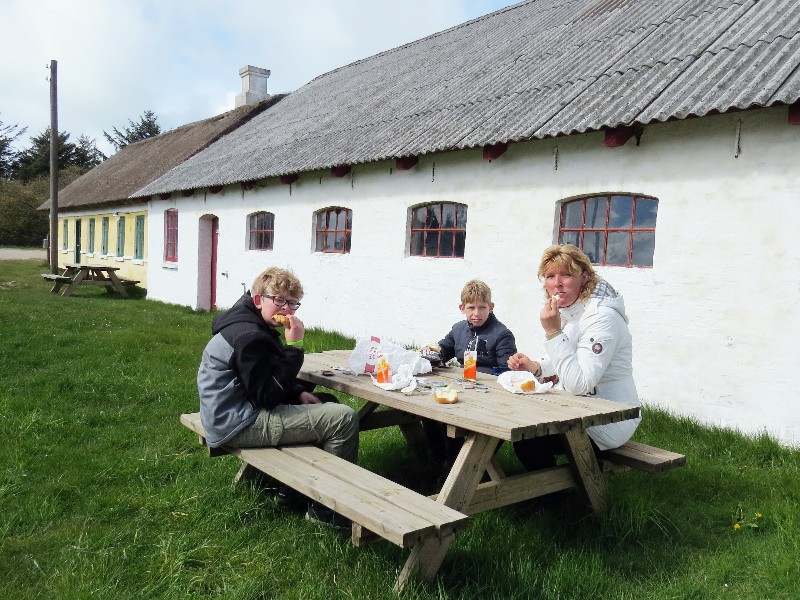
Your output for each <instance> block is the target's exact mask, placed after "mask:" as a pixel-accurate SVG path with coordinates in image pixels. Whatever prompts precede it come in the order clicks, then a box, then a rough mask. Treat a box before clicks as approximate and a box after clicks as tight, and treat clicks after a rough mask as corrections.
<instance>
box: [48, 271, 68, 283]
mask: <svg viewBox="0 0 800 600" xmlns="http://www.w3.org/2000/svg"><path fill="white" fill-rule="evenodd" d="M42 279H44V280H45V281H55V282H56V283H70V282H71V281H72V277H67V276H66V275H57V274H55V273H42Z"/></svg>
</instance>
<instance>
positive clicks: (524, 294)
mask: <svg viewBox="0 0 800 600" xmlns="http://www.w3.org/2000/svg"><path fill="white" fill-rule="evenodd" d="M739 121H741V139H740V153H739V156H738V157H736V156H735V141H736V131H737V124H738V122H739ZM556 148H557V151H558V168H557V169H556V168H555V160H554V151H555V149H556ZM798 156H800V127H796V126H791V125H788V124H787V112H786V109H785V108H776V109H768V110H758V111H748V112H742V113H738V114H733V115H723V116H714V117H706V118H699V119H692V120H687V121H681V122H675V123H668V124H659V125H651V126H648V127H647V128H646V129H645V132H644V135H643V136H642V138H641V143H640V145H639V146H636V145H635V141H634V140H631V141H629V142H628V143H627V144H626V145H625V146H623V147H621V148H614V149H610V148H605V147H604V146H603V135H602V134H601V133H591V134H584V135H574V136H570V137H566V138H559V139H554V140H543V141H536V142H527V143H520V144H512V145H511V146H510V148H509V150H508V152H507V153H506V154H505V155H503V156H502V157H501V158H499V159H498V160H496V161H492V162H488V161H485V160H483V159H482V157H481V151H480V150H479V149H477V150H469V151H461V152H452V153H445V154H437V155H434V156H426V157H422V158H421V159H420V162H419V164H418V165H417V167H415V168H414V169H413V170H411V171H405V172H398V171H396V170H394V169H393V166H394V163H393V161H386V162H381V163H376V164H370V165H361V166H356V167H354V169H353V174H352V177H351V176H348V177H345V178H343V179H334V178H331V177H330V176H329V174H328V173H327V172H325V173H314V174H308V173H306V174H303V175H301V178H300V181H298V182H297V183H295V184H293V185H292V186H291V188H290V186H285V185H281V184H280V183H278V182H277V181H275V180H269V181H267V182H266V183H265V184H263V185H261V186H259V187H256V188H255V189H253V190H251V191H247V192H243V191H242V190H241V189H239V187H238V186H232V187H229V188H226V189H225V190H223V192H221V193H220V194H217V195H212V194H208V193H207V192H200V193H198V194H197V195H196V196H195V197H193V198H186V199H185V198H178V199H172V200H168V201H160V200H154V201H153V207H152V212H151V215H150V226H151V227H150V232H149V233H150V235H149V240H150V246H149V256H150V264H149V269H150V270H149V277H148V281H149V285H148V296H149V297H150V298H153V299H158V300H163V301H166V302H172V303H178V304H185V305H190V306H195V305H196V304H195V303H196V300H197V297H198V294H197V291H196V283H197V256H198V248H197V232H198V227H199V220H200V218H201V216H203V215H208V214H214V215H216V216H218V217H219V221H220V236H219V239H220V244H219V263H218V272H228V274H229V276H228V278H225V277H219V276H218V288H217V301H218V306H220V307H227V306H230V305H231V304H232V303H233V302H235V301H236V299H237V298H238V297H239V296H240V294H241V293H242V290H243V289H244V287H247V288H249V286H250V284H251V283H252V280H253V279H254V277H255V276H256V275H257V274H258V272H260V270H262V269H263V268H265V267H267V266H270V265H278V266H284V267H291V268H292V269H294V270H295V272H296V273H297V274H298V275H299V276H300V278H301V280H302V281H303V284H304V286H305V289H306V296H305V298H304V299H303V307H302V308H301V310H300V313H299V316H300V317H301V318H302V319H303V320H304V322H305V323H306V325H307V326H320V327H325V328H327V329H333V330H337V331H341V332H344V333H346V334H349V335H353V336H357V335H360V334H366V333H369V334H374V335H380V336H384V337H387V338H390V339H394V340H396V341H399V342H401V343H409V344H411V343H414V344H422V343H427V342H432V341H437V340H439V339H440V338H441V337H443V336H444V335H445V333H446V332H447V331H448V330H449V328H450V326H451V325H452V323H454V322H455V321H457V320H459V319H460V318H461V314H460V313H459V312H458V303H459V294H460V291H461V287H462V286H463V284H464V283H465V282H466V281H467V280H468V279H470V278H472V277H479V278H481V279H484V280H485V281H486V282H487V283H488V284H489V285H490V286H491V287H492V290H493V293H494V301H495V304H496V307H495V312H496V314H497V316H498V317H499V318H500V320H502V321H503V322H505V323H506V325H508V326H509V327H510V328H511V329H512V331H513V332H514V333H515V335H516V337H517V342H518V346H519V348H520V350H522V351H525V352H530V353H534V352H537V351H538V350H539V349H540V347H541V341H542V337H543V336H542V331H541V327H540V325H539V322H538V314H539V310H540V308H541V303H542V292H541V284H540V283H539V282H538V280H537V278H536V274H535V272H536V268H537V266H538V261H539V258H540V256H541V252H542V250H543V249H544V248H545V247H546V246H548V245H550V244H551V243H553V241H554V239H555V231H556V222H555V217H556V214H557V205H558V203H559V202H560V201H563V200H565V199H570V198H572V197H575V196H579V195H585V194H595V193H609V192H625V193H637V194H645V195H648V196H653V197H656V198H658V199H659V209H658V221H657V228H656V248H655V258H654V267H653V268H652V269H638V268H637V269H629V268H621V267H603V268H600V269H599V271H600V273H601V274H602V275H603V276H604V277H605V278H606V279H608V281H609V282H611V283H612V285H614V286H615V287H616V288H617V289H619V290H621V291H622V292H623V294H624V296H625V300H626V303H627V306H628V311H629V315H630V317H631V329H632V332H633V335H634V343H635V348H634V350H635V364H634V368H635V377H636V382H637V386H638V388H639V391H640V394H641V396H642V399H643V400H644V402H646V403H650V404H653V405H658V406H661V407H666V408H668V409H671V410H672V411H673V412H675V413H677V414H684V415H691V416H694V417H697V418H699V419H701V420H702V421H704V422H706V423H709V424H717V425H722V426H725V427H732V428H737V429H740V430H742V431H744V432H746V433H750V434H757V433H759V432H762V431H767V432H769V433H770V434H772V435H774V436H775V437H777V438H778V439H779V440H781V441H782V442H783V443H786V444H789V445H800V408H798V402H797V400H798V392H797V377H796V375H795V372H796V369H797V366H798V362H800V361H799V360H798V359H800V349H799V347H798V341H800V310H798V309H799V308H800V306H799V305H800V301H799V300H798V299H799V298H800V242H798V235H797V232H798V231H800V171H798V169H797V157H798ZM431 201H454V202H461V203H464V204H467V205H468V207H469V212H468V225H467V242H466V252H465V257H464V259H426V258H419V257H409V256H408V236H407V228H408V212H409V207H410V206H412V205H416V204H420V203H425V202H431ZM171 206H177V207H178V209H179V211H180V212H179V257H180V262H179V263H178V265H177V268H176V269H175V268H169V267H168V266H164V265H163V264H162V263H161V262H160V261H159V260H158V258H157V257H160V256H162V255H163V211H164V210H165V209H166V208H169V207H171ZM329 206H345V207H347V208H350V209H351V210H353V242H352V251H351V253H350V254H349V255H330V254H327V255H326V254H318V253H315V252H314V251H313V213H314V211H316V210H319V209H321V208H325V207H329ZM257 210H267V211H271V212H273V213H274V214H275V227H276V234H275V247H274V250H273V251H271V252H251V251H245V247H246V243H247V235H246V215H247V214H249V213H251V212H253V211H257ZM243 284H244V286H243Z"/></svg>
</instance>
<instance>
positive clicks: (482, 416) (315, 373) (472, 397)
mask: <svg viewBox="0 0 800 600" xmlns="http://www.w3.org/2000/svg"><path fill="white" fill-rule="evenodd" d="M349 355H350V351H349V350H332V351H327V352H322V353H313V354H306V356H305V361H304V363H303V367H302V369H301V370H300V374H299V378H300V379H303V380H305V381H309V382H312V383H315V384H317V385H322V386H325V387H328V388H331V389H334V390H338V391H341V392H345V393H347V394H350V395H353V396H356V397H358V398H363V399H365V400H369V401H372V402H376V403H378V404H382V405H385V406H389V407H392V408H395V409H398V410H402V411H404V412H408V413H412V414H414V415H418V416H420V417H426V418H429V419H433V420H436V421H439V422H441V423H445V424H447V425H452V426H455V427H458V428H461V429H465V430H467V431H474V432H476V433H482V434H485V435H489V436H491V437H495V438H499V439H501V440H506V441H512V442H514V441H518V440H521V439H525V438H531V437H538V436H541V435H547V434H552V433H566V432H568V431H571V430H574V429H585V428H586V427H591V426H593V425H604V424H606V423H613V422H616V421H624V420H626V419H632V418H635V417H638V416H639V407H637V406H630V405H627V404H622V403H619V402H614V401H611V400H604V399H602V398H597V397H588V396H576V395H574V394H570V393H568V392H564V391H558V390H550V391H548V392H546V393H543V394H531V395H522V394H513V393H511V392H508V391H506V390H505V389H504V388H503V387H502V386H500V385H499V384H498V383H497V377H496V376H493V375H488V374H484V373H478V378H477V382H478V383H479V384H481V385H485V386H486V387H487V391H486V392H481V391H477V390H475V389H462V387H461V385H460V383H459V382H458V379H459V378H460V377H461V375H462V372H461V369H458V368H439V369H434V371H433V372H432V373H428V374H425V375H422V376H421V377H426V378H428V380H429V381H430V382H436V381H439V382H443V383H447V384H449V385H450V386H451V387H453V388H455V389H456V390H457V391H458V402H456V403H455V404H439V403H438V402H436V401H435V400H434V399H433V395H432V393H431V391H430V390H427V391H424V392H415V393H414V394H413V395H406V394H404V393H402V392H400V391H399V390H398V391H386V390H383V389H381V388H379V387H378V386H376V385H375V384H374V383H373V382H372V378H371V377H370V376H369V375H352V374H346V373H345V372H344V371H343V369H346V368H347V367H348V364H347V359H348V357H349ZM324 373H331V374H324Z"/></svg>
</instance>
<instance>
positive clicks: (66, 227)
mask: <svg viewBox="0 0 800 600" xmlns="http://www.w3.org/2000/svg"><path fill="white" fill-rule="evenodd" d="M61 237H62V238H63V239H62V240H61V249H62V250H66V249H68V248H69V243H68V242H69V222H68V221H67V220H66V219H64V231H63V232H62V235H61Z"/></svg>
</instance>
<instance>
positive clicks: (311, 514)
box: [306, 500, 351, 528]
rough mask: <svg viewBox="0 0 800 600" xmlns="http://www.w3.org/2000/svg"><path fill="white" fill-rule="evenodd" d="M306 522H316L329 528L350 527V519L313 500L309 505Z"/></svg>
mask: <svg viewBox="0 0 800 600" xmlns="http://www.w3.org/2000/svg"><path fill="white" fill-rule="evenodd" d="M306 521H314V522H316V523H320V524H322V525H327V526H329V527H342V528H344V527H350V525H351V522H350V519H348V518H346V517H343V516H342V515H340V514H339V513H337V512H334V511H332V510H331V509H330V508H328V507H327V506H323V505H322V504H320V503H319V502H314V501H313V500H312V501H310V502H309V503H308V510H307V511H306Z"/></svg>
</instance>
